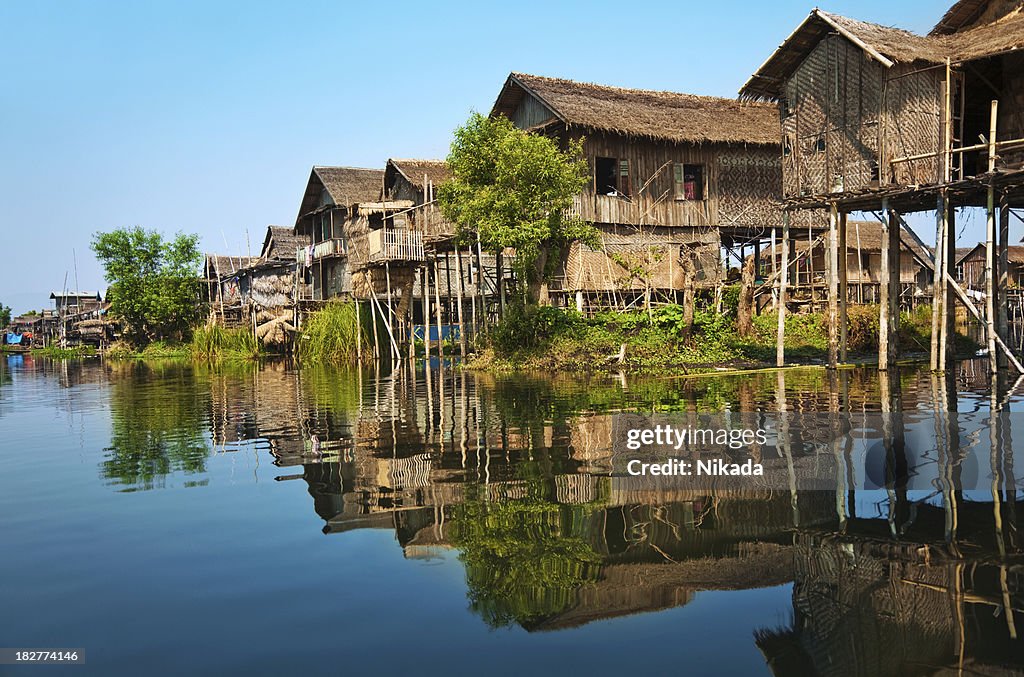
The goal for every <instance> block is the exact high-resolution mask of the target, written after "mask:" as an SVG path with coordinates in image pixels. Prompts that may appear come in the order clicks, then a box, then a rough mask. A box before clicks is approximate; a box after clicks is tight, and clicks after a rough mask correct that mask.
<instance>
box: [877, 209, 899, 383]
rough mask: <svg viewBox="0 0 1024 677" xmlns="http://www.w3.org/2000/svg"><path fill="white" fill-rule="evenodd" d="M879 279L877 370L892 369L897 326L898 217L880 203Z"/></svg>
mask: <svg viewBox="0 0 1024 677" xmlns="http://www.w3.org/2000/svg"><path fill="white" fill-rule="evenodd" d="M882 212H883V219H882V277H881V284H880V285H879V292H878V295H879V298H878V301H879V306H880V310H879V345H878V368H879V369H882V370H885V369H888V368H889V367H891V366H893V365H894V364H895V362H896V355H897V349H898V346H897V336H898V333H899V322H900V256H901V251H902V250H901V244H900V243H901V239H900V215H899V214H897V213H896V212H895V211H893V210H890V209H889V206H888V201H883V203H882Z"/></svg>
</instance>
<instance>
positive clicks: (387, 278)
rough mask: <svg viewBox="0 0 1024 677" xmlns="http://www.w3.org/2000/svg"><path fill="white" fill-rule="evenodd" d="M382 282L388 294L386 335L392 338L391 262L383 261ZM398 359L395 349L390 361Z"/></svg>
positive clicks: (393, 326) (393, 328)
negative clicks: (385, 284) (384, 283)
mask: <svg viewBox="0 0 1024 677" xmlns="http://www.w3.org/2000/svg"><path fill="white" fill-rule="evenodd" d="M384 280H385V282H386V283H387V292H388V303H387V307H388V334H390V335H391V336H392V337H393V336H394V332H395V322H394V320H395V311H394V308H392V307H391V262H390V261H385V262H384ZM400 357H401V355H400V354H399V353H398V349H397V347H396V348H395V350H394V352H393V353H392V355H391V359H392V360H397V359H399V358H400Z"/></svg>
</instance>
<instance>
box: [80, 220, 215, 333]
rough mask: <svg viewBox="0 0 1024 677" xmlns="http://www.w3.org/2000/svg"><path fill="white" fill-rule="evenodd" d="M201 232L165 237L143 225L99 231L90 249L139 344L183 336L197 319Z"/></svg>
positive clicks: (115, 306) (112, 299)
mask: <svg viewBox="0 0 1024 677" xmlns="http://www.w3.org/2000/svg"><path fill="white" fill-rule="evenodd" d="M198 243H199V236H198V235H186V234H183V233H178V234H177V235H175V237H174V239H173V240H169V241H168V240H164V238H163V236H162V235H161V234H160V233H158V232H156V231H155V230H145V229H143V228H142V227H140V226H135V227H133V228H118V229H117V230H114V231H112V232H109V233H97V234H96V235H95V236H94V237H93V241H92V249H93V251H94V252H95V253H96V258H98V259H99V261H100V263H102V264H103V268H104V270H105V273H106V279H107V282H109V283H110V288H109V290H108V291H107V300H108V301H109V302H110V309H111V312H112V313H113V314H114V315H115V316H116V317H117V318H119V319H120V320H121V321H122V322H123V324H124V328H125V335H126V337H127V338H128V339H129V340H131V341H132V342H135V343H146V342H148V341H151V340H154V339H165V338H172V337H173V338H177V339H182V338H183V337H184V335H185V334H186V333H187V332H188V330H189V329H190V328H191V327H192V326H193V325H194V324H195V322H196V320H197V319H198V318H199V315H200V312H201V309H200V307H199V304H198V300H199V291H200V289H199V286H200V285H199V265H200V263H201V262H202V255H201V254H200V252H199V246H198Z"/></svg>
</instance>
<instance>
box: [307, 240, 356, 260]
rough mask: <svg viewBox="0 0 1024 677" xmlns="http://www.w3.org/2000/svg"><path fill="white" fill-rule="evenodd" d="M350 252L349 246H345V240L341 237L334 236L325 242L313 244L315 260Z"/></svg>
mask: <svg viewBox="0 0 1024 677" xmlns="http://www.w3.org/2000/svg"><path fill="white" fill-rule="evenodd" d="M347 254H348V248H347V247H346V246H345V241H344V240H342V239H341V238H333V239H330V240H324V241H323V242H317V243H316V244H315V245H313V260H314V261H315V260H317V259H323V258H327V257H328V256H345V255H347Z"/></svg>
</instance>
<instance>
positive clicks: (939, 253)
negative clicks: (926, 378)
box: [930, 191, 948, 371]
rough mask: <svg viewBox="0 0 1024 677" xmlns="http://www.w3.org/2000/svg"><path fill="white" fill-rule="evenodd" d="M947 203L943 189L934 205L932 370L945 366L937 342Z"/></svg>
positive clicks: (942, 287) (940, 324) (938, 338)
mask: <svg viewBox="0 0 1024 677" xmlns="http://www.w3.org/2000/svg"><path fill="white" fill-rule="evenodd" d="M947 204H948V199H947V197H946V193H945V191H943V193H942V195H940V196H939V198H938V202H937V204H936V206H935V256H934V259H933V262H932V265H933V273H932V336H931V360H930V363H931V369H932V371H939V370H940V369H944V368H945V365H944V364H943V365H941V366H940V360H939V344H940V341H941V332H942V324H943V323H942V321H941V320H942V318H943V314H942V300H943V299H942V297H943V293H942V290H943V289H944V288H945V281H944V280H945V274H944V266H945V261H946V257H945V255H944V252H943V248H944V243H945V241H946V217H947V215H948V210H947V209H946V205H947Z"/></svg>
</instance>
